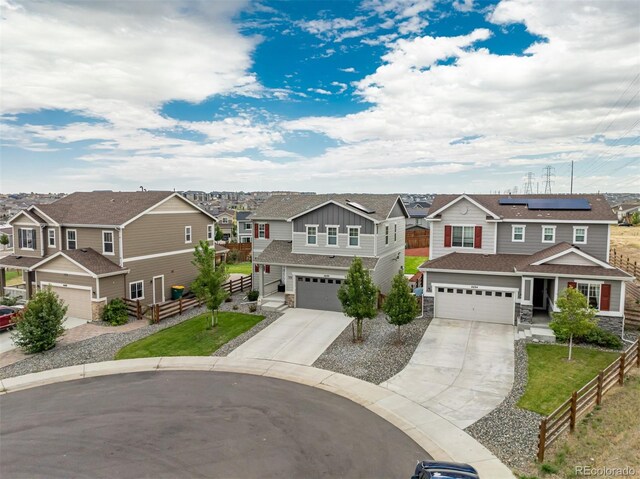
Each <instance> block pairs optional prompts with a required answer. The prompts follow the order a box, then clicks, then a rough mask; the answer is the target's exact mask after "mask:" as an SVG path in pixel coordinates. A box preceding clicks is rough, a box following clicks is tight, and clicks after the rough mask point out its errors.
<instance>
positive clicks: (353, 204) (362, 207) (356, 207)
mask: <svg viewBox="0 0 640 479" xmlns="http://www.w3.org/2000/svg"><path fill="white" fill-rule="evenodd" d="M347 204H348V205H349V206H353V207H354V208H355V209H357V210H360V211H363V212H365V213H367V214H371V213H375V212H376V210H372V209H371V208H367V207H366V206H362V205H361V204H360V203H356V202H355V201H350V200H347Z"/></svg>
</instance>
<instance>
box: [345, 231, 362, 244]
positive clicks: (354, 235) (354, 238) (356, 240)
mask: <svg viewBox="0 0 640 479" xmlns="http://www.w3.org/2000/svg"><path fill="white" fill-rule="evenodd" d="M347 231H348V232H349V245H348V246H349V247H351V248H358V247H360V227H358V226H349V227H348V228H347Z"/></svg>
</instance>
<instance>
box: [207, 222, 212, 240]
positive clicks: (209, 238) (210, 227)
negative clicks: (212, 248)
mask: <svg viewBox="0 0 640 479" xmlns="http://www.w3.org/2000/svg"><path fill="white" fill-rule="evenodd" d="M207 239H208V240H212V239H213V225H207Z"/></svg>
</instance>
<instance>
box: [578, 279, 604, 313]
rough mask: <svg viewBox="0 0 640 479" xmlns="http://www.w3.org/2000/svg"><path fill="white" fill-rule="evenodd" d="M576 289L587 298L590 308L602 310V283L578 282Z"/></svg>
mask: <svg viewBox="0 0 640 479" xmlns="http://www.w3.org/2000/svg"><path fill="white" fill-rule="evenodd" d="M576 289H577V290H578V291H580V292H581V293H582V294H584V295H585V296H586V297H587V301H588V302H589V306H590V307H592V308H595V309H600V283H587V282H580V281H578V282H576Z"/></svg>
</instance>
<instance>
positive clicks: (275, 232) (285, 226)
mask: <svg viewBox="0 0 640 479" xmlns="http://www.w3.org/2000/svg"><path fill="white" fill-rule="evenodd" d="M254 224H268V225H269V238H268V239H266V238H254V239H253V255H254V257H255V256H256V255H258V254H259V253H261V252H262V250H264V249H265V248H266V247H267V245H268V244H269V243H271V241H273V240H283V241H291V223H289V222H287V221H284V220H282V221H276V220H269V221H260V220H255V221H254ZM254 228H255V227H254ZM251 234H252V235H253V232H251Z"/></svg>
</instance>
